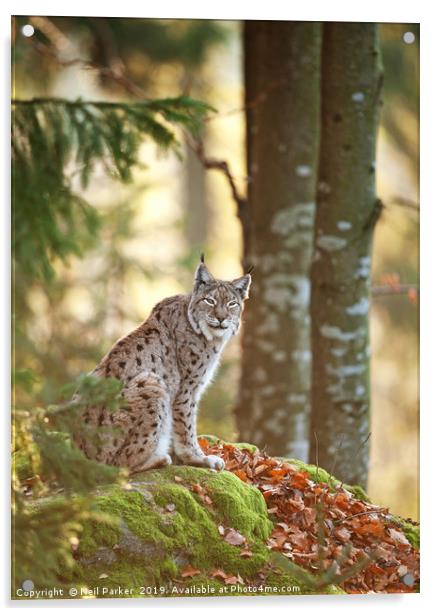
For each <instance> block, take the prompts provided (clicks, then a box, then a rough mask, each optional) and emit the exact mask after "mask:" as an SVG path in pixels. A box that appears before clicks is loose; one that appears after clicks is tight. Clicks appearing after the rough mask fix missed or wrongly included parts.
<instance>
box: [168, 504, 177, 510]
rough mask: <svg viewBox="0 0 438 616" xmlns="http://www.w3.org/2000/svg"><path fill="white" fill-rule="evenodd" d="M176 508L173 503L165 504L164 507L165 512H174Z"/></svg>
mask: <svg viewBox="0 0 438 616" xmlns="http://www.w3.org/2000/svg"><path fill="white" fill-rule="evenodd" d="M175 509H176V506H175V505H174V503H167V505H166V510H167V511H175Z"/></svg>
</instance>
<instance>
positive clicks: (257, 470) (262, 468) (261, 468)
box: [254, 464, 268, 475]
mask: <svg viewBox="0 0 438 616" xmlns="http://www.w3.org/2000/svg"><path fill="white" fill-rule="evenodd" d="M267 468H268V466H267V465H266V464H259V466H257V467H256V468H255V469H254V475H260V474H261V473H263V471H265V470H266V469H267Z"/></svg>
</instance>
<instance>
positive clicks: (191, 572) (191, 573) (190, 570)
mask: <svg viewBox="0 0 438 616" xmlns="http://www.w3.org/2000/svg"><path fill="white" fill-rule="evenodd" d="M198 573H201V572H200V570H199V569H195V568H194V567H192V565H187V567H184V569H183V570H182V571H181V577H183V578H190V577H195V575H198Z"/></svg>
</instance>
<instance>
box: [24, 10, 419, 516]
mask: <svg viewBox="0 0 438 616" xmlns="http://www.w3.org/2000/svg"><path fill="white" fill-rule="evenodd" d="M26 25H32V27H33V29H34V31H33V32H32V30H27V31H26V30H25V31H24V32H25V33H27V34H30V33H31V34H32V35H31V36H25V35H24V34H23V27H24V26H26ZM406 32H411V33H413V34H414V35H415V40H414V41H413V42H412V41H411V42H406V41H405V40H404V38H403V37H404V35H405V33H406ZM379 34H380V42H381V50H382V61H383V66H384V71H385V79H384V86H383V100H384V105H383V109H382V116H381V122H380V127H379V132H378V145H377V164H376V170H377V194H378V196H379V197H380V198H381V199H382V201H383V203H384V204H385V207H384V208H383V212H382V215H381V217H380V219H379V221H378V224H377V226H376V231H375V240H374V248H373V269H372V280H373V285H374V286H375V287H377V288H379V289H380V291H378V290H377V291H376V293H375V295H374V296H373V298H372V303H371V348H372V356H371V383H372V389H371V391H372V405H371V406H372V416H371V433H372V436H371V441H370V443H371V463H370V475H369V483H368V492H369V495H370V497H371V499H372V500H373V502H375V503H377V504H382V505H385V506H389V507H390V508H391V509H392V510H393V512H395V513H398V514H401V515H404V516H411V517H413V518H417V517H418V307H417V296H416V292H415V289H416V287H417V285H418V223H419V212H418V209H417V207H416V206H417V204H418V165H419V160H418V95H419V92H418V83H419V75H418V73H419V31H418V27H417V26H416V25H411V24H382V25H380V26H379ZM406 40H408V39H406ZM242 49H243V41H242V24H241V23H238V22H231V21H230V22H219V21H215V22H208V21H192V20H191V21H186V20H178V21H169V20H167V21H164V20H145V19H125V18H123V19H122V18H120V19H105V18H96V19H91V18H79V17H75V18H52V17H51V18H50V19H49V18H43V17H19V18H16V19H15V20H14V21H13V89H14V91H13V96H14V98H17V99H31V98H35V97H60V98H66V99H70V100H75V99H77V98H78V97H82V98H84V99H86V100H97V101H102V100H105V101H110V102H111V101H126V100H133V99H135V98H136V97H137V98H138V94H139V93H142V94H143V93H145V96H147V97H148V98H151V99H160V98H167V97H177V96H180V95H181V93H184V94H187V95H189V96H191V97H193V98H195V99H199V100H201V101H205V102H206V103H208V104H209V105H211V106H212V107H213V108H215V109H216V110H217V113H214V112H211V113H210V112H209V113H208V114H207V116H206V119H205V120H204V122H203V127H202V139H203V144H204V147H205V151H206V152H207V153H208V155H209V156H211V157H213V158H214V159H217V160H225V161H227V162H228V164H229V167H230V169H232V174H233V177H234V179H235V183H236V186H237V188H238V189H239V190H240V191H241V192H242V193H244V192H245V191H246V182H247V178H246V175H247V171H246V154H245V113H244V109H243V99H244V97H243V87H244V78H243V57H242V56H243V51H242ZM78 59H81V60H80V61H78ZM96 67H106V68H107V70H106V71H103V70H98V69H97V68H96ZM178 135H179V139H180V140H181V143H182V148H181V153H182V156H181V157H177V156H175V155H173V154H172V155H170V156H167V155H166V156H164V155H163V154H162V153H161V152H160V150H159V149H158V148H157V146H156V144H154V143H151V141H150V140H149V141H146V140H145V142H144V143H143V144H141V147H140V161H141V163H142V165H141V166H135V167H134V168H133V170H132V172H133V177H132V182H130V183H128V184H122V183H120V182H117V181H115V180H112V179H111V178H110V177H108V174H107V173H106V172H105V170H104V169H102V168H101V166H99V165H97V166H96V168H95V171H94V173H93V174H92V176H91V177H90V181H89V183H88V186H86V188H83V187H82V185H81V178H80V169H77V168H76V167H75V165H74V164H73V163H71V165H70V168H69V169H68V171H69V172H70V179H71V185H72V186H73V188H74V190H75V194H78V195H80V197H81V198H83V199H84V200H86V201H87V202H88V203H90V204H91V205H92V206H93V209H94V210H95V211H96V212H97V213H98V214H99V217H100V229H99V230H98V229H97V226H96V227H93V224H89V225H87V224H84V225H83V237H82V238H81V242H80V243H81V252H80V253H79V251H77V252H78V254H77V255H76V256H75V255H74V254H73V255H69V257H68V259H65V260H62V259H59V258H56V259H52V261H51V262H50V264H49V265H48V269H47V272H46V274H45V275H44V277H38V276H26V275H24V273H23V272H22V271H20V270H19V269H16V270H15V274H16V275H15V278H14V319H15V321H14V365H15V369H16V387H15V405H16V406H17V407H18V408H32V407H45V406H47V405H49V404H53V403H56V402H59V401H60V400H62V399H63V395H64V394H63V388H64V387H65V385H66V383H71V382H73V381H75V379H77V377H78V376H79V375H80V374H81V373H85V372H87V371H89V370H90V369H92V368H93V367H94V366H95V364H96V362H97V361H98V360H99V359H100V358H101V357H102V355H103V354H105V353H106V351H107V350H108V349H109V347H110V346H111V345H112V344H113V343H114V341H115V340H116V339H117V338H119V337H121V336H122V335H125V334H126V333H128V332H129V331H130V330H131V329H132V328H134V327H135V326H136V325H137V324H138V323H139V322H141V321H142V320H143V319H144V318H145V317H146V316H147V315H148V313H149V311H150V309H151V308H152V307H153V305H154V304H155V303H156V302H158V301H159V300H161V299H162V298H163V297H166V296H169V295H173V294H175V293H181V292H188V291H189V290H190V287H191V283H192V276H193V271H194V268H195V266H196V263H197V261H198V258H199V253H200V251H201V250H204V251H205V252H206V255H207V263H208V266H209V268H210V269H211V271H212V272H213V273H214V274H215V275H216V276H217V277H220V278H233V277H235V276H237V275H239V274H240V272H241V257H242V250H243V247H242V234H241V228H240V223H239V220H238V218H237V216H236V203H235V202H234V200H233V199H232V198H231V195H230V186H229V184H228V183H227V181H226V179H225V178H224V174H223V173H217V172H214V171H209V170H206V169H205V167H204V166H203V165H202V164H201V163H200V160H199V156H197V155H196V153H195V152H194V151H193V148H191V147H190V143H189V141H188V140H187V139H186V137H185V136H184V134H183V133H178ZM46 162H48V163H49V164H50V161H46ZM36 230H37V229H36V227H32V226H31V228H30V232H33V231H35V232H36ZM34 258H35V257H34V255H32V254H30V255H28V259H29V261H30V262H32V260H33V259H34ZM256 275H257V271H256V272H255V276H256ZM400 285H402V286H401V287H400ZM403 285H407V288H406V292H404V291H405V287H404V286H403ZM240 355H241V341H240V340H238V339H236V340H233V341H232V342H231V343H230V345H229V346H228V348H227V349H226V351H225V355H224V358H223V361H222V364H221V368H220V371H219V373H218V375H217V377H216V379H215V382H214V384H213V385H212V386H211V387H210V389H209V390H208V392H207V394H206V395H205V396H204V398H203V399H202V403H201V413H200V416H199V433H212V434H215V435H217V436H219V437H221V438H224V439H226V440H236V439H237V437H238V432H237V426H236V421H235V415H234V412H233V411H234V408H235V405H236V399H237V395H238V387H239V378H240ZM311 461H313V460H311ZM335 474H336V472H335Z"/></svg>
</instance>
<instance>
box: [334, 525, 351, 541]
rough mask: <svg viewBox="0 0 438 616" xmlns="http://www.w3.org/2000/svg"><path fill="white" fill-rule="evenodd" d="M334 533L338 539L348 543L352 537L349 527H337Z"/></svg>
mask: <svg viewBox="0 0 438 616" xmlns="http://www.w3.org/2000/svg"><path fill="white" fill-rule="evenodd" d="M334 535H335V537H336V539H339V541H342V542H343V543H346V542H347V541H348V540H349V539H350V537H351V533H350V531H349V530H348V529H347V528H337V529H336V530H335V532H334Z"/></svg>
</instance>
